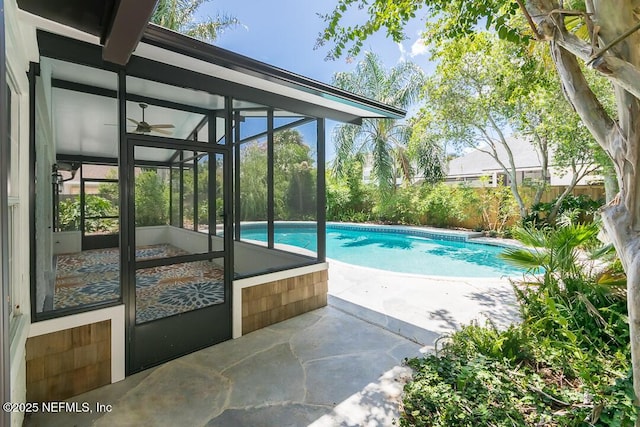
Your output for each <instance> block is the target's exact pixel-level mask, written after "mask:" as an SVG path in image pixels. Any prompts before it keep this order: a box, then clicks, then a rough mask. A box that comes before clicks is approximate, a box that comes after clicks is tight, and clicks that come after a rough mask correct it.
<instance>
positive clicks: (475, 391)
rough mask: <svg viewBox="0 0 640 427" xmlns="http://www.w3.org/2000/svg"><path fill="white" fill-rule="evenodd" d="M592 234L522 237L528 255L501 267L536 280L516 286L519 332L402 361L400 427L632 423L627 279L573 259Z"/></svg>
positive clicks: (490, 330)
mask: <svg viewBox="0 0 640 427" xmlns="http://www.w3.org/2000/svg"><path fill="white" fill-rule="evenodd" d="M597 232H598V227H597V225H593V224H590V225H571V224H569V225H567V226H564V227H559V228H557V229H554V230H551V229H544V230H537V229H533V228H531V229H519V230H516V232H515V234H516V237H518V238H520V239H521V240H523V241H524V242H525V243H527V244H529V245H533V246H536V248H535V249H534V250H533V251H529V250H523V249H514V250H512V251H509V252H508V253H507V254H506V258H508V259H511V260H512V261H513V262H515V263H517V264H519V265H521V266H526V267H527V268H528V269H529V271H530V272H532V273H539V275H538V276H537V279H536V280H533V281H531V282H529V283H525V284H523V283H521V284H518V285H516V286H515V289H516V293H517V296H518V299H519V302H520V307H521V317H522V322H521V323H520V324H518V325H513V326H511V327H510V328H508V329H507V330H502V331H501V330H498V329H496V328H495V327H493V326H492V325H491V324H488V325H486V326H480V325H477V324H475V325H469V326H466V327H464V328H462V330H460V331H459V332H456V333H454V334H453V335H452V336H451V337H449V338H447V339H446V340H445V341H444V343H443V344H442V345H441V346H439V349H438V351H437V353H436V354H434V355H429V356H427V357H424V358H421V359H412V360H409V361H408V364H409V366H411V367H412V368H413V369H414V372H415V374H414V377H413V380H412V381H411V382H409V383H408V384H407V385H406V386H405V395H404V401H403V414H402V418H401V420H400V425H402V426H632V425H634V423H635V420H636V417H637V408H636V407H635V406H634V403H633V396H634V393H633V382H632V375H631V356H630V343H629V332H628V323H627V322H628V320H627V305H626V293H625V288H624V284H625V282H624V278H622V279H621V280H612V278H618V279H620V274H622V273H621V267H620V265H619V263H614V264H612V266H611V267H610V268H609V269H607V270H605V271H604V272H601V273H599V274H592V273H591V271H590V270H589V269H585V268H581V261H580V256H579V251H580V250H581V249H582V248H585V247H586V246H589V245H591V244H593V242H594V241H595V236H596V234H597Z"/></svg>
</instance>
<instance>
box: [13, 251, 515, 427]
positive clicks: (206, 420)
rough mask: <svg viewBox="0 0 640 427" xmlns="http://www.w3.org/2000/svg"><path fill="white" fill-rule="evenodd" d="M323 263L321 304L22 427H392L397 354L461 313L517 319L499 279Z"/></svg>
mask: <svg viewBox="0 0 640 427" xmlns="http://www.w3.org/2000/svg"><path fill="white" fill-rule="evenodd" d="M331 263H332V265H331V269H330V280H329V293H330V296H329V306H327V307H325V308H322V309H319V310H315V311H313V312H310V313H306V314H304V315H302V316H298V317H296V318H293V319H290V320H287V321H284V322H281V323H278V324H275V325H272V326H269V327H267V328H264V329H261V330H258V331H255V332H252V333H250V334H248V335H245V336H243V337H241V338H239V339H236V340H230V341H227V342H224V343H222V344H219V345H216V346H213V347H209V348H206V349H204V350H200V351H198V352H195V353H192V354H190V355H187V356H184V357H181V358H179V359H176V360H174V361H171V362H168V363H165V364H163V365H161V366H158V367H156V368H153V369H149V370H147V371H144V372H141V373H139V374H136V375H133V376H130V377H127V378H126V379H125V380H124V381H121V382H119V383H116V384H111V385H108V386H105V387H102V388H100V389H98V390H94V391H91V392H88V393H85V394H83V395H80V396H77V397H75V398H73V399H70V400H71V401H75V402H88V403H89V404H90V407H91V408H95V405H96V403H97V402H99V403H101V404H108V405H111V406H112V410H111V412H109V413H98V412H96V411H93V412H90V413H80V414H68V413H58V414H35V415H32V416H31V417H30V418H28V419H27V420H26V422H25V425H26V426H46V427H56V426H65V427H67V426H108V427H112V426H142V425H144V426H172V427H173V426H210V427H214V426H215V427H218V426H220V427H227V426H230V427H243V426H247V427H262V426H264V427H276V426H277V427H282V426H291V427H294V426H295V427H298V426H313V427H328V426H372V427H373V426H392V425H393V422H394V420H397V419H398V416H399V406H400V403H401V393H402V387H403V385H404V383H405V382H406V380H407V379H408V378H409V377H410V375H411V372H410V370H409V369H408V368H407V367H406V366H403V364H402V361H403V360H404V359H405V358H407V357H414V356H419V355H421V354H423V353H424V352H427V351H430V350H431V349H432V348H433V345H434V342H435V340H436V339H437V338H438V337H439V336H440V335H441V334H443V333H447V332H451V331H453V330H456V329H458V328H459V327H460V326H461V325H462V324H464V323H468V322H469V321H471V320H473V319H479V320H482V319H486V318H491V319H492V320H493V321H495V322H496V323H497V324H498V325H505V324H507V323H509V322H512V321H514V320H516V319H517V310H516V308H515V298H514V297H513V292H512V290H511V286H510V285H509V284H508V282H507V281H506V280H498V279H491V280H485V279H466V280H463V279H440V278H424V277H419V276H412V275H403V274H397V273H390V272H381V271H379V270H373V269H364V268H360V267H354V266H350V265H348V264H341V263H336V262H333V261H332V262H331Z"/></svg>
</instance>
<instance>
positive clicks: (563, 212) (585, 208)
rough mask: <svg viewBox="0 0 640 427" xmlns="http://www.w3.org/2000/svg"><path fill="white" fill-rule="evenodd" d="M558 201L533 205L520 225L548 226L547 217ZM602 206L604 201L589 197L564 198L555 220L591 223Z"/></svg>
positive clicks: (569, 196) (582, 195) (571, 196)
mask: <svg viewBox="0 0 640 427" xmlns="http://www.w3.org/2000/svg"><path fill="white" fill-rule="evenodd" d="M557 200H558V199H557V198H556V199H554V200H553V201H551V202H546V203H544V202H541V203H537V204H535V205H533V206H532V207H531V210H530V211H529V215H527V216H526V217H525V218H523V219H522V225H523V226H525V227H527V226H535V227H538V228H541V227H545V226H548V225H552V224H549V223H548V222H547V217H548V215H549V213H551V210H552V209H553V206H554V205H555V204H556V201H557ZM603 204H604V200H593V199H591V198H590V197H589V196H587V195H584V194H581V195H578V196H573V195H568V196H566V197H565V198H564V199H563V200H562V202H561V204H560V209H559V210H558V215H557V218H562V217H568V218H570V219H571V222H573V223H589V222H592V221H593V218H594V215H595V213H596V212H597V211H598V209H600V207H601V206H602V205H603Z"/></svg>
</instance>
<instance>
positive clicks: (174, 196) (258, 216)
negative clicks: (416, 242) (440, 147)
mask: <svg viewBox="0 0 640 427" xmlns="http://www.w3.org/2000/svg"><path fill="white" fill-rule="evenodd" d="M155 3H156V2H155V1H154V0H121V1H119V2H114V1H111V0H96V1H91V2H85V1H80V0H69V1H64V2H52V1H50V0H17V1H16V0H0V11H1V12H2V13H3V15H2V18H4V20H2V19H0V31H2V32H3V33H4V37H3V38H2V39H1V40H2V42H0V63H1V64H2V68H1V70H0V71H1V72H0V80H1V81H0V93H1V94H2V96H1V98H0V99H2V100H6V102H7V103H6V104H3V108H2V109H1V112H2V119H0V166H1V167H0V241H1V242H2V246H0V261H1V263H0V272H1V273H2V275H1V277H2V289H3V297H4V299H5V300H6V301H7V304H3V305H2V312H1V314H2V325H3V329H2V331H3V332H2V362H3V363H2V368H1V375H2V384H3V389H2V400H3V401H4V402H8V401H12V402H25V401H30V402H36V401H57V400H61V399H65V398H67V397H70V396H73V395H76V394H79V393H82V392H84V391H87V390H90V389H92V388H96V387H99V386H101V385H104V384H108V383H111V382H115V381H119V380H121V379H122V378H124V377H125V376H126V375H129V374H132V373H135V372H138V371H140V370H143V369H146V368H148V367H150V366H154V365H157V364H160V363H163V362H164V361H167V360H170V359H172V358H175V357H179V356H181V355H183V354H186V353H189V352H192V351H195V350H197V349H200V348H203V347H206V346H210V345H213V344H216V343H219V342H221V341H224V340H228V339H232V338H235V337H238V336H241V335H242V334H244V333H247V332H249V331H252V330H255V329H258V328H261V327H264V326H266V325H269V324H271V323H274V322H278V321H280V320H284V319H286V318H289V317H292V316H295V315H298V314H301V313H303V312H305V311H309V310H312V309H314V308H317V307H320V306H322V305H325V304H326V293H327V269H328V265H327V263H326V257H325V185H324V177H325V174H324V165H325V119H333V120H337V121H341V122H348V123H354V124H358V123H360V122H361V120H362V119H363V118H393V119H398V118H402V117H403V116H404V114H405V113H404V111H402V110H399V109H397V108H393V107H389V106H387V105H384V104H381V103H378V102H375V101H371V100H368V99H364V98H362V97H359V96H356V95H353V94H351V93H347V92H345V91H342V90H340V89H337V88H334V87H332V86H329V85H326V84H323V83H320V82H317V81H314V80H311V79H308V78H306V77H303V76H300V75H296V74H293V73H290V72H288V71H286V70H282V69H279V68H276V67H272V66H270V65H267V64H264V63H261V62H258V61H255V60H253V59H250V58H247V57H244V56H241V55H237V54H235V53H233V52H229V51H226V50H224V49H220V48H216V47H214V46H211V45H208V44H205V43H202V42H199V41H197V40H194V39H191V38H189V37H185V36H183V35H180V34H177V33H175V32H172V31H169V30H166V29H163V28H160V27H157V26H153V25H147V21H148V19H149V17H150V16H151V14H152V12H153V9H154V7H155ZM2 24H4V25H2ZM3 43H6V46H4V44H3ZM5 69H6V72H5ZM5 107H6V108H5ZM291 131H295V132H296V133H297V135H299V137H300V139H301V140H302V142H303V144H304V145H305V146H306V147H310V149H309V150H308V155H309V159H308V160H306V161H305V165H306V169H305V170H306V173H309V174H310V175H311V176H312V179H310V180H308V184H309V187H308V188H306V190H307V193H311V195H312V196H313V197H310V198H309V203H313V206H311V209H309V204H307V205H306V206H305V208H306V211H305V212H304V215H301V214H300V212H299V211H298V210H296V209H294V207H293V206H290V207H289V209H287V204H288V203H290V201H289V199H288V198H287V195H286V194H285V193H286V189H283V188H282V187H281V186H275V185H274V182H285V183H286V182H289V181H291V182H294V181H295V180H288V179H287V178H288V177H287V176H283V175H281V174H283V173H286V171H290V170H295V169H296V168H295V167H293V166H295V165H292V167H289V168H274V163H275V162H276V161H277V162H281V163H282V162H286V161H287V160H286V159H283V158H277V156H278V153H280V152H282V150H278V148H279V147H277V146H276V145H277V144H280V143H283V142H282V140H283V138H278V136H279V135H280V134H281V133H284V132H291ZM265 141H266V145H265ZM256 147H266V150H264V149H260V150H257V149H256ZM256 153H259V154H260V155H261V156H256V155H255V154H256ZM105 168H106V169H109V170H110V171H112V172H111V173H110V174H109V175H106V174H105V173H104V171H103V170H102V171H100V172H98V169H105ZM73 171H75V174H76V175H74V179H73V180H72V181H77V183H78V184H79V185H77V186H76V187H75V188H76V189H77V190H78V191H79V194H78V197H77V198H76V199H77V200H75V201H74V203H75V204H74V205H73V207H74V209H76V208H77V209H76V211H74V212H72V213H71V215H73V217H74V218H75V219H76V220H77V221H78V222H77V229H72V230H64V231H63V230H61V229H60V228H59V227H57V224H60V223H61V218H60V216H61V209H60V208H61V206H60V205H61V203H62V201H63V199H64V198H62V197H60V196H61V190H62V189H63V188H64V182H63V181H64V180H65V179H68V178H69V176H70V172H71V173H73ZM250 171H252V173H251V174H250V173H249V172H250ZM256 171H258V172H260V173H261V175H259V174H257V173H256ZM256 176H260V179H259V180H257V181H252V180H250V179H249V177H256ZM72 181H68V182H72ZM101 185H102V188H103V191H102V192H103V193H104V194H108V195H109V197H103V199H104V200H97V202H99V203H97V204H99V205H100V206H102V209H93V205H94V203H93V202H96V199H95V198H94V196H95V191H94V190H95V188H100V186H101ZM107 187H108V188H107ZM258 187H259V188H258ZM256 189H258V190H260V191H256ZM69 192H70V190H69ZM249 195H251V197H252V198H256V197H258V198H259V199H260V200H259V202H260V203H259V204H258V205H259V206H262V207H263V209H262V211H260V212H252V213H251V214H250V215H249V214H248V212H247V205H246V201H247V200H248V199H249ZM276 206H278V210H276V208H275V207H276ZM283 207H284V209H283ZM65 212H67V211H65ZM252 220H253V221H252ZM283 221H285V222H287V223H288V224H289V226H290V227H294V228H295V227H301V228H302V227H304V228H305V229H306V230H307V231H308V230H309V229H310V230H311V234H312V235H313V237H314V238H315V240H314V244H313V245H312V246H311V247H310V248H309V249H310V251H308V252H305V253H299V252H291V249H290V248H288V249H287V248H283V247H280V246H278V244H277V243H276V242H275V233H276V229H277V227H278V226H279V224H280V223H281V222H283ZM256 228H257V229H258V231H259V232H260V233H262V235H263V237H264V243H263V244H258V243H256V241H255V239H254V238H250V237H253V236H255V232H256ZM96 230H98V231H99V232H96ZM248 236H250V237H248ZM22 416H23V414H21V413H13V414H9V413H6V412H5V413H4V414H3V417H4V418H3V421H4V423H5V424H9V422H11V423H12V424H13V425H20V424H21V422H22ZM10 417H11V419H10Z"/></svg>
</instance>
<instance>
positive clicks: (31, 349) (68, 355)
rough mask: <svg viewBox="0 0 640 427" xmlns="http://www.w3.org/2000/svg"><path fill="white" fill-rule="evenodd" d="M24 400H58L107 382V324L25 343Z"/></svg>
mask: <svg viewBox="0 0 640 427" xmlns="http://www.w3.org/2000/svg"><path fill="white" fill-rule="evenodd" d="M26 357H27V372H26V376H27V401H28V402H47V401H59V400H63V399H67V398H69V397H72V396H76V395H78V394H81V393H84V392H86V391H89V390H93V389H95V388H98V387H101V386H103V385H107V384H110V383H111V321H110V320H104V321H102V322H97V323H92V324H90V325H83V326H78V327H75V328H70V329H65V330H62V331H58V332H51V333H48V334H44V335H39V336H35V337H31V338H29V339H28V340H27V350H26Z"/></svg>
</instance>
